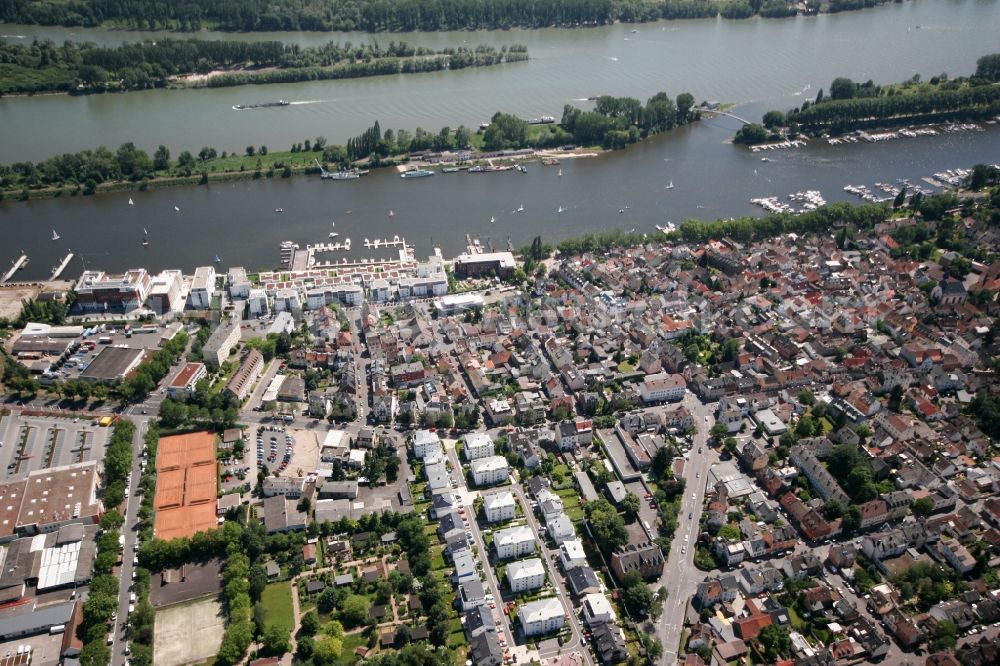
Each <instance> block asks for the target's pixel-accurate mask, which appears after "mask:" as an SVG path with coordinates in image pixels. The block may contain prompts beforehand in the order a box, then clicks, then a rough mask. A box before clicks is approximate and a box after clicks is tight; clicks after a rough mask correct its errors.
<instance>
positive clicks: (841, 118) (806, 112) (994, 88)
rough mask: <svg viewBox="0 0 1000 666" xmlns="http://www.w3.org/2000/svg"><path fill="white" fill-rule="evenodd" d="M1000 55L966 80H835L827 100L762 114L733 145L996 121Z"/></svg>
mask: <svg viewBox="0 0 1000 666" xmlns="http://www.w3.org/2000/svg"><path fill="white" fill-rule="evenodd" d="M998 83H1000V54H991V55H986V56H983V57H981V58H979V60H977V61H976V72H975V73H974V74H973V75H972V76H970V77H958V78H954V79H952V78H949V77H948V75H947V74H939V75H937V76H934V77H931V78H930V79H929V80H928V81H926V82H922V81H921V78H920V75H919V74H917V75H914V76H913V78H911V79H910V80H909V81H905V82H903V83H900V84H893V85H878V84H876V83H874V82H873V81H870V80H869V81H865V82H864V83H859V82H856V81H852V80H851V79H848V78H843V77H840V78H836V79H834V80H833V82H832V83H831V84H830V88H829V94H825V93H824V91H823V90H822V89H821V90H820V91H819V92H818V93H817V95H816V99H815V101H812V102H809V101H807V102H804V103H803V104H802V106H801V107H797V108H794V109H791V110H789V111H788V112H785V113H783V112H781V111H768V112H767V113H765V114H764V116H763V119H762V124H757V123H750V124H748V125H744V126H743V127H741V128H740V129H739V131H738V132H737V133H736V136H735V137H734V139H733V140H734V141H735V142H736V143H746V144H754V143H762V142H764V141H768V140H772V139H781V138H784V137H786V136H789V137H794V136H796V135H798V133H799V132H800V131H801V132H805V133H808V134H815V135H819V134H824V133H830V134H841V133H844V132H848V131H851V130H856V129H864V128H874V127H884V126H891V125H905V124H910V123H917V122H944V121H966V120H984V119H988V118H993V117H995V116H997V115H1000V85H998Z"/></svg>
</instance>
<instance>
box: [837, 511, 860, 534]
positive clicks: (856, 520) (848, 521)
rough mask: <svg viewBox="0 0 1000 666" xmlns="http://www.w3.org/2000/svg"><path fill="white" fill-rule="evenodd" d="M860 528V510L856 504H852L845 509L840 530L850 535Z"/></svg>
mask: <svg viewBox="0 0 1000 666" xmlns="http://www.w3.org/2000/svg"><path fill="white" fill-rule="evenodd" d="M859 527H861V509H860V508H858V505H857V504H852V505H851V506H850V507H848V509H847V513H845V514H844V517H843V518H841V522H840V529H841V530H843V531H844V532H845V533H848V534H850V533H851V532H854V531H855V530H857V529H858V528H859Z"/></svg>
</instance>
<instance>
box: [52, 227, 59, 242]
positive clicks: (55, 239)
mask: <svg viewBox="0 0 1000 666" xmlns="http://www.w3.org/2000/svg"><path fill="white" fill-rule="evenodd" d="M52 240H54V241H57V240H59V234H57V233H56V230H55V229H53V230H52Z"/></svg>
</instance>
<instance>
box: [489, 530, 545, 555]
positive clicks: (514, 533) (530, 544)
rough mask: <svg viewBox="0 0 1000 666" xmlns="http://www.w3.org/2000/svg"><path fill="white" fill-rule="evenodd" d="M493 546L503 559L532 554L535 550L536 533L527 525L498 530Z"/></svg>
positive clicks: (494, 534) (495, 533)
mask: <svg viewBox="0 0 1000 666" xmlns="http://www.w3.org/2000/svg"><path fill="white" fill-rule="evenodd" d="M493 547H494V548H496V549H497V557H499V558H500V559H501V560H506V559H510V558H512V557H524V556H525V555H531V554H532V553H534V552H535V533H534V532H532V531H531V528H530V527H528V526H527V525H518V526H517V527H508V528H506V529H502V530H497V531H496V532H494V533H493Z"/></svg>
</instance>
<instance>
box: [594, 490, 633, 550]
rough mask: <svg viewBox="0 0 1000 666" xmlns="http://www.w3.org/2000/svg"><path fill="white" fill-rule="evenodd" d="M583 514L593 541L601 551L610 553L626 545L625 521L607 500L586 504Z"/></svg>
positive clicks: (626, 531)
mask: <svg viewBox="0 0 1000 666" xmlns="http://www.w3.org/2000/svg"><path fill="white" fill-rule="evenodd" d="M584 513H585V514H586V516H587V522H588V524H589V525H590V530H591V532H592V533H593V535H594V541H596V542H597V545H598V547H599V548H601V550H603V551H604V552H606V553H610V552H612V551H615V550H617V549H618V548H620V547H622V546H624V545H625V544H626V543H628V530H627V529H626V528H625V521H624V520H622V517H621V516H619V515H618V512H617V511H615V508H614V507H613V506H611V504H610V503H609V502H608V501H607V500H604V499H599V500H596V501H594V502H588V503H587V504H586V505H585V506H584Z"/></svg>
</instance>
